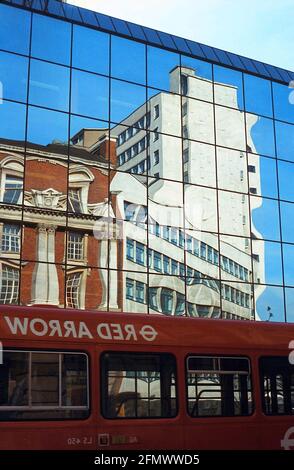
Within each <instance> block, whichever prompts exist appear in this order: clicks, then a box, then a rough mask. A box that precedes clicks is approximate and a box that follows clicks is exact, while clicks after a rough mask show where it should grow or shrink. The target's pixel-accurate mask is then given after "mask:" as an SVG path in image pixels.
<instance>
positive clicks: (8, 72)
mask: <svg viewBox="0 0 294 470" xmlns="http://www.w3.org/2000/svg"><path fill="white" fill-rule="evenodd" d="M0 82H1V88H2V99H3V98H4V99H9V100H16V101H26V98H27V83H28V59H27V58H25V57H21V56H17V55H14V54H9V53H6V52H0Z"/></svg>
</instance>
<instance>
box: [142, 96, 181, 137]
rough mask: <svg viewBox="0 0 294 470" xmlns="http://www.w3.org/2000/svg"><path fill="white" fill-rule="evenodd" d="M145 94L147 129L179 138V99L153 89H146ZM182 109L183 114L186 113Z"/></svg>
mask: <svg viewBox="0 0 294 470" xmlns="http://www.w3.org/2000/svg"><path fill="white" fill-rule="evenodd" d="M147 93H148V101H147V117H148V120H147V126H148V128H149V129H151V130H154V129H157V131H158V132H161V133H164V134H171V135H175V136H178V137H181V132H182V128H181V97H180V96H178V95H174V94H170V93H165V92H164V91H159V90H154V89H153V88H148V91H147ZM182 109H183V111H184V113H185V112H186V113H187V112H188V110H187V109H186V107H183V108H182ZM183 119H184V116H183Z"/></svg>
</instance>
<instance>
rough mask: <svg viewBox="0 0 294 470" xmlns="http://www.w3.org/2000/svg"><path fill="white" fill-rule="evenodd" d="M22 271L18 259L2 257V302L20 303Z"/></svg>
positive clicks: (0, 301)
mask: <svg viewBox="0 0 294 470" xmlns="http://www.w3.org/2000/svg"><path fill="white" fill-rule="evenodd" d="M20 272H21V271H20V263H19V261H18V260H17V259H14V258H12V259H9V258H0V286H1V287H0V304H6V305H7V304H8V305H9V304H12V305H17V304H19V298H20Z"/></svg>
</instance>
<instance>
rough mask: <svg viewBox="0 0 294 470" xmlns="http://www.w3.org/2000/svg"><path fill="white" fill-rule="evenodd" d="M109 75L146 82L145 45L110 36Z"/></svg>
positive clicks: (142, 83) (141, 82) (136, 81)
mask: <svg viewBox="0 0 294 470" xmlns="http://www.w3.org/2000/svg"><path fill="white" fill-rule="evenodd" d="M111 76H112V77H115V78H120V79H122V80H128V81H130V82H135V83H140V84H141V85H145V84H146V46H145V45H144V44H141V43H139V42H135V41H130V40H129V39H124V38H120V37H118V36H112V37H111Z"/></svg>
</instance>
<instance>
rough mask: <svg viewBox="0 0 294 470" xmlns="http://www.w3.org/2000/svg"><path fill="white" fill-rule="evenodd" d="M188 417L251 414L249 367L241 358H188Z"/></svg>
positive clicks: (246, 361) (246, 360) (245, 360)
mask: <svg viewBox="0 0 294 470" xmlns="http://www.w3.org/2000/svg"><path fill="white" fill-rule="evenodd" d="M186 386H187V398H188V413H189V415H190V416H192V417H199V416H201V417H203V416H245V415H249V414H251V413H252V390H251V378H250V363H249V360H248V359H247V358H243V357H212V356H189V357H188V358H187V380H186Z"/></svg>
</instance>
